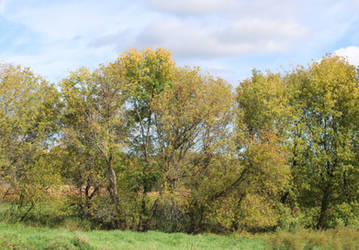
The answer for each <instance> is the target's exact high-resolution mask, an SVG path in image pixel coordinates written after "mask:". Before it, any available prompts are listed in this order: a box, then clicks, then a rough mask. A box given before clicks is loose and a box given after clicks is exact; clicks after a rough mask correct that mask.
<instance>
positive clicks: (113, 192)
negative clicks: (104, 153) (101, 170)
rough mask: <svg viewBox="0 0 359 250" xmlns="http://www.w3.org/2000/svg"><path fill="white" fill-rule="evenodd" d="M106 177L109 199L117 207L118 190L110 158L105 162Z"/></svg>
mask: <svg viewBox="0 0 359 250" xmlns="http://www.w3.org/2000/svg"><path fill="white" fill-rule="evenodd" d="M106 176H107V180H108V182H109V185H108V189H109V192H110V197H111V200H112V202H113V204H114V205H116V206H117V205H118V203H119V198H118V189H117V179H116V173H115V170H114V169H113V167H112V156H111V157H110V159H109V160H108V161H107V169H106Z"/></svg>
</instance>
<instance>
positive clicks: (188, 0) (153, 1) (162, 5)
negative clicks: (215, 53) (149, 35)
mask: <svg viewBox="0 0 359 250" xmlns="http://www.w3.org/2000/svg"><path fill="white" fill-rule="evenodd" d="M146 2H147V3H148V4H149V5H150V6H151V7H152V8H154V9H157V10H160V11H165V12H173V13H177V14H206V13H211V12H219V11H228V10H231V9H233V8H236V7H237V5H238V1H236V0H195V1H194V0H171V1H168V0H146Z"/></svg>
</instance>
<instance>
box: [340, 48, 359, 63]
mask: <svg viewBox="0 0 359 250" xmlns="http://www.w3.org/2000/svg"><path fill="white" fill-rule="evenodd" d="M334 54H336V55H338V56H343V57H345V58H346V59H347V60H348V62H349V63H350V64H353V65H356V66H359V47H358V46H350V47H346V48H341V49H338V50H336V51H335V52H334Z"/></svg>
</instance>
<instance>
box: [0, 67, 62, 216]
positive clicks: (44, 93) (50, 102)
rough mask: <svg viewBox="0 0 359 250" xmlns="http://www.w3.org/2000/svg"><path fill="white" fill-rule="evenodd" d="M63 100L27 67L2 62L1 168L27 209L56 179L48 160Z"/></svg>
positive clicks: (21, 204) (21, 205)
mask: <svg viewBox="0 0 359 250" xmlns="http://www.w3.org/2000/svg"><path fill="white" fill-rule="evenodd" d="M60 109H61V104H60V101H59V93H58V92H57V90H56V88H55V87H53V86H52V85H50V84H48V83H47V82H46V81H45V80H43V79H42V78H40V77H38V76H35V75H34V74H33V73H32V72H31V71H30V69H29V68H21V67H20V66H12V65H1V68H0V171H1V172H0V174H1V177H2V178H1V182H2V184H7V185H9V189H12V191H13V192H14V193H15V197H16V199H15V202H16V203H17V204H18V205H19V208H20V209H22V208H23V207H26V206H27V205H28V210H27V212H25V214H24V215H23V217H22V219H23V218H25V217H26V215H27V214H28V212H29V211H30V210H31V209H32V208H33V207H34V206H35V205H36V201H38V200H41V199H43V198H45V197H47V190H48V189H49V188H50V187H51V185H53V184H55V183H56V182H57V180H58V173H57V172H56V170H55V169H54V168H53V165H52V164H51V162H50V163H46V160H48V159H50V157H48V153H49V148H50V147H51V146H52V145H53V143H54V141H55V140H56V136H55V135H56V134H57V133H58V131H59V115H60Z"/></svg>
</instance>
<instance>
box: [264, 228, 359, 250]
mask: <svg viewBox="0 0 359 250" xmlns="http://www.w3.org/2000/svg"><path fill="white" fill-rule="evenodd" d="M265 239H266V241H267V245H266V248H267V249H277V250H282V249H283V250H284V249H293V250H307V249H335V250H339V249H348V250H349V249H353V250H354V249H359V228H353V227H343V228H337V229H330V230H326V231H316V230H309V229H307V230H301V231H298V232H295V233H293V232H285V231H283V232H276V233H271V234H267V235H266V236H265Z"/></svg>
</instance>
